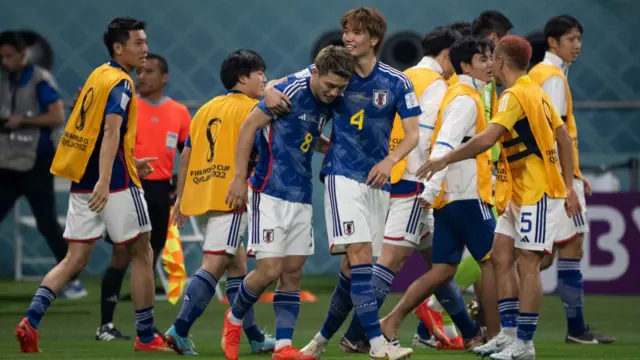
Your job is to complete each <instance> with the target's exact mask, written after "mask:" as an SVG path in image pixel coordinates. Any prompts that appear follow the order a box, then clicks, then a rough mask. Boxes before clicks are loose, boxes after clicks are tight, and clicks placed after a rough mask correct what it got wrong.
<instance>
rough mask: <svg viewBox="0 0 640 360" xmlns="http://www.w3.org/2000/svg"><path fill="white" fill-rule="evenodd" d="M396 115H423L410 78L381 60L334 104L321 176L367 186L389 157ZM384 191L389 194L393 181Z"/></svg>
mask: <svg viewBox="0 0 640 360" xmlns="http://www.w3.org/2000/svg"><path fill="white" fill-rule="evenodd" d="M312 67H313V66H312ZM308 71H309V69H306V70H303V71H301V72H300V73H298V75H297V76H300V75H301V74H304V73H307V72H308ZM292 77H296V76H290V77H289V78H292ZM396 113H398V115H400V118H401V119H406V118H409V117H413V116H419V115H420V114H421V111H420V106H419V103H418V99H417V97H416V94H415V92H414V90H413V84H412V83H411V80H409V78H407V77H406V76H405V75H404V74H403V73H401V72H400V71H398V70H396V69H394V68H392V67H391V66H389V65H387V64H384V63H382V62H380V61H378V62H377V63H376V65H375V66H374V68H373V71H372V72H371V74H369V76H367V77H365V78H363V77H360V75H358V74H357V73H354V74H353V77H352V78H351V80H350V81H349V85H348V86H347V88H346V90H345V91H344V94H343V96H341V97H340V98H338V99H336V101H335V104H334V105H333V118H332V120H333V124H332V131H331V147H330V148H329V152H328V153H327V156H326V157H325V159H324V162H323V166H322V170H321V172H320V173H321V174H322V175H330V174H331V175H341V176H344V177H346V178H349V179H353V180H355V181H358V182H360V183H365V182H366V181H367V177H368V176H369V172H371V169H372V168H373V167H374V166H375V165H376V164H377V163H379V162H380V161H382V160H383V159H384V158H385V157H387V156H388V155H389V137H390V136H391V128H392V127H393V121H394V118H395V116H396ZM383 189H384V190H387V191H389V189H390V184H389V182H387V184H386V185H385V187H384V188H383Z"/></svg>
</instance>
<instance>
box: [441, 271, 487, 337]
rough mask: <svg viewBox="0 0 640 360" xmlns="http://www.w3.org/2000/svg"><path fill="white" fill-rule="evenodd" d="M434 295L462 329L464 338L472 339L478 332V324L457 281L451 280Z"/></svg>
mask: <svg viewBox="0 0 640 360" xmlns="http://www.w3.org/2000/svg"><path fill="white" fill-rule="evenodd" d="M434 295H435V296H436V299H438V301H439V302H440V304H441V305H442V307H443V308H444V309H445V310H446V311H447V314H449V316H450V317H451V320H452V321H453V323H454V324H455V325H456V326H457V327H458V329H460V333H461V335H462V338H463V339H472V338H473V337H475V336H476V335H477V334H478V326H477V325H476V323H475V322H474V321H473V320H471V317H470V316H469V313H468V312H467V309H466V308H465V306H464V299H463V298H462V294H460V289H458V285H456V282H455V281H453V280H451V281H449V283H448V284H446V285H442V286H440V287H439V288H438V289H437V290H436V291H435V292H434Z"/></svg>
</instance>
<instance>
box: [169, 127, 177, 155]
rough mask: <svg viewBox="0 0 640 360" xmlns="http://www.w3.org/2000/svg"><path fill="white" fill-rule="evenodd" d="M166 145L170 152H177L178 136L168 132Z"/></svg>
mask: <svg viewBox="0 0 640 360" xmlns="http://www.w3.org/2000/svg"><path fill="white" fill-rule="evenodd" d="M166 145H167V150H169V151H173V150H175V148H176V146H178V134H176V133H173V132H168V133H167V142H166Z"/></svg>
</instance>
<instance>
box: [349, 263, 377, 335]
mask: <svg viewBox="0 0 640 360" xmlns="http://www.w3.org/2000/svg"><path fill="white" fill-rule="evenodd" d="M372 279H373V266H372V265H371V264H364V265H355V266H351V301H352V302H353V307H354V309H355V311H356V315H357V316H358V318H359V319H360V324H361V325H362V328H363V329H364V331H365V333H366V334H367V338H368V339H369V341H371V340H373V339H376V338H379V337H381V336H382V331H381V330H380V320H379V319H378V304H377V303H378V302H377V300H376V295H375V294H374V292H373V285H372Z"/></svg>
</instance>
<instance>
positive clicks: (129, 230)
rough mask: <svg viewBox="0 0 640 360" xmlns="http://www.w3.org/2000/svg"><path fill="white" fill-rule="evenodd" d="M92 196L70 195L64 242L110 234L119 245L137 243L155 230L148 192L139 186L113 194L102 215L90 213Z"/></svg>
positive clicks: (85, 194) (85, 240) (95, 238)
mask: <svg viewBox="0 0 640 360" xmlns="http://www.w3.org/2000/svg"><path fill="white" fill-rule="evenodd" d="M89 199H91V193H71V194H69V209H68V210H67V220H66V225H65V227H64V235H63V237H64V239H65V240H66V241H70V242H88V241H95V240H98V239H100V238H101V237H103V236H104V235H105V231H106V232H107V233H108V234H109V238H110V239H111V241H112V242H113V243H114V244H116V245H122V244H126V243H128V242H130V241H133V240H135V239H136V238H138V236H139V235H140V234H142V233H146V232H149V231H151V222H150V221H149V210H148V209H147V202H146V201H145V199H144V191H143V190H142V189H139V188H137V187H135V186H133V187H130V188H129V189H126V190H122V191H118V192H114V193H110V194H109V199H108V200H107V205H106V206H105V207H104V209H102V211H100V212H99V213H96V212H93V211H91V210H89Z"/></svg>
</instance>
